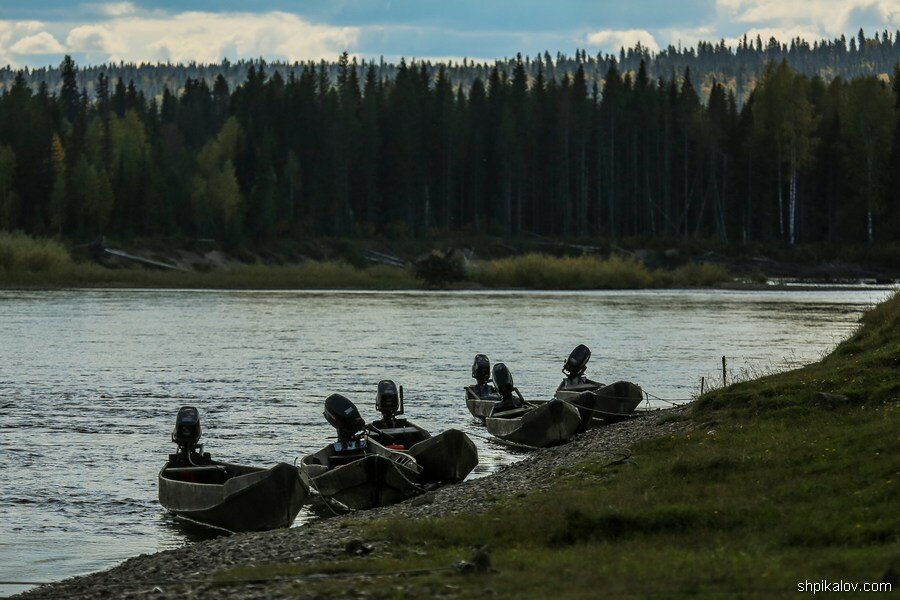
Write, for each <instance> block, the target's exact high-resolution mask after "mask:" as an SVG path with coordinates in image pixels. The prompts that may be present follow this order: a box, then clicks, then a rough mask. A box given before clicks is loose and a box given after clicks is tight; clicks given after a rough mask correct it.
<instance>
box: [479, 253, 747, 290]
mask: <svg viewBox="0 0 900 600" xmlns="http://www.w3.org/2000/svg"><path fill="white" fill-rule="evenodd" d="M469 276H470V278H471V279H472V280H473V281H475V282H477V283H479V284H481V285H483V286H485V287H501V288H510V287H512V288H531V289H559V290H568V289H589V290H590V289H641V288H665V287H695V286H713V285H718V284H721V283H725V282H728V281H731V280H732V279H733V277H732V276H731V275H730V274H729V273H728V271H727V270H726V269H724V268H723V267H720V266H716V265H710V264H689V265H683V266H680V267H677V268H675V269H673V270H664V269H651V268H649V267H647V266H646V265H645V264H644V263H642V262H640V261H638V260H635V259H633V258H622V257H620V256H617V255H612V256H610V257H608V258H600V257H597V256H592V255H582V256H576V257H572V256H561V257H558V256H548V255H545V254H525V255H523V256H514V257H511V258H501V259H496V260H492V261H487V262H484V263H482V264H479V265H476V266H475V267H473V268H472V269H471V270H470V274H469Z"/></svg>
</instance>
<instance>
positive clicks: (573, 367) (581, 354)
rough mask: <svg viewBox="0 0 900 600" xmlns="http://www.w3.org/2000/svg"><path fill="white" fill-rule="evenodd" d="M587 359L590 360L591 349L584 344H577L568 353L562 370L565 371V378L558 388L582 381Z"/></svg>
mask: <svg viewBox="0 0 900 600" xmlns="http://www.w3.org/2000/svg"><path fill="white" fill-rule="evenodd" d="M589 360H591V349H590V348H588V347H587V346H585V345H584V344H578V346H577V347H576V348H575V349H574V350H572V352H571V353H570V354H569V358H567V359H566V364H564V365H563V368H562V372H563V373H565V375H566V378H565V379H564V380H563V382H562V384H560V388H564V387H567V386H570V385H577V384H579V383H584V381H585V378H584V371H585V370H586V369H587V364H588V361H589Z"/></svg>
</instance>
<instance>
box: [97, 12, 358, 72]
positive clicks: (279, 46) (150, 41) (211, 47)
mask: <svg viewBox="0 0 900 600" xmlns="http://www.w3.org/2000/svg"><path fill="white" fill-rule="evenodd" d="M81 29H82V30H83V29H84V28H81ZM99 29H101V28H97V29H94V30H91V31H90V32H88V33H89V34H90V35H89V36H86V37H88V38H90V39H92V40H94V41H95V42H96V43H97V44H98V46H100V45H102V47H103V48H104V49H105V50H106V51H108V54H109V55H108V56H107V57H106V59H107V60H125V61H172V62H182V61H191V60H195V61H198V62H215V61H219V60H221V59H222V58H226V57H227V58H229V59H234V58H238V57H257V56H264V57H267V58H280V59H285V60H291V61H293V60H308V59H318V58H334V57H335V56H336V55H337V54H339V53H340V52H342V51H343V50H345V49H350V48H351V47H352V46H353V45H354V44H356V41H357V39H358V37H359V30H358V29H357V28H354V27H331V26H327V25H316V24H313V23H310V22H308V21H305V20H304V19H301V18H300V17H298V16H296V15H292V14H288V13H282V12H270V13H261V14H253V13H205V12H185V13H179V14H175V15H170V16H166V17H159V16H149V17H142V18H138V17H122V18H116V19H110V20H109V21H106V22H104V24H103V27H102V30H103V31H102V32H101V31H99Z"/></svg>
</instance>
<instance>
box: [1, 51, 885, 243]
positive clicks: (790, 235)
mask: <svg viewBox="0 0 900 600" xmlns="http://www.w3.org/2000/svg"><path fill="white" fill-rule="evenodd" d="M632 55H633V53H632ZM629 56H631V55H629V54H627V53H623V57H624V58H625V62H626V63H627V62H628V61H629ZM732 60H737V59H736V58H734V57H732ZM632 62H635V61H632ZM636 62H637V64H635V65H632V66H633V68H625V67H620V62H619V61H617V60H616V59H614V58H612V57H609V59H608V60H607V61H606V63H605V66H606V70H605V72H603V73H602V74H601V75H602V76H601V77H592V76H588V75H587V74H586V65H587V64H588V60H587V57H586V56H585V57H584V58H583V59H581V57H579V60H574V61H572V60H567V61H564V62H560V63H554V61H552V60H549V57H548V60H546V61H544V60H541V61H537V62H535V61H530V62H529V63H528V64H527V65H526V62H525V61H524V60H522V59H518V60H515V61H512V63H511V68H508V69H507V68H505V67H504V65H502V64H500V63H498V64H497V65H496V66H494V67H493V68H491V69H490V70H488V71H486V73H485V75H484V77H482V76H480V75H476V76H474V77H473V78H472V80H471V83H470V84H465V83H458V82H455V81H454V78H452V77H451V76H450V74H449V71H448V69H446V68H444V67H443V66H440V65H438V66H437V67H435V66H433V65H430V64H425V63H416V62H410V63H406V62H404V61H401V62H400V64H399V65H397V66H396V69H394V70H393V71H392V74H391V75H390V76H388V75H385V74H384V73H383V72H382V70H380V69H379V68H378V67H377V66H376V65H375V64H367V65H363V64H357V62H356V61H355V60H352V59H351V58H349V57H348V56H347V55H346V54H344V55H343V56H342V57H341V58H340V60H339V61H338V62H337V64H336V66H335V67H334V68H332V67H331V66H330V65H328V64H326V63H318V64H317V63H307V64H299V65H294V66H293V67H291V68H290V70H281V69H272V68H268V69H267V68H266V67H265V66H264V65H263V64H262V63H259V64H251V65H250V66H249V68H248V69H247V71H246V78H245V80H244V81H243V82H241V83H240V84H239V85H237V86H234V85H230V84H229V82H228V80H227V79H226V78H225V77H224V76H223V75H221V74H220V75H217V76H216V77H214V78H213V79H212V80H211V81H207V80H206V79H205V78H200V79H194V78H188V79H187V80H186V81H185V82H184V83H183V85H182V86H181V88H180V89H178V90H175V91H173V90H170V89H169V87H168V86H165V87H164V88H163V90H162V92H161V93H160V94H159V95H151V94H149V93H145V91H144V90H143V89H139V87H138V86H136V85H135V84H134V82H133V81H131V82H126V81H125V80H123V79H122V78H116V79H115V80H113V79H112V78H110V77H108V76H107V75H106V73H105V72H102V71H101V72H99V73H98V74H97V76H96V79H94V80H93V81H91V85H90V86H86V85H84V84H83V83H80V81H81V80H83V76H82V75H81V71H80V70H79V68H78V66H77V65H75V64H74V63H73V61H72V60H71V59H69V58H68V57H67V58H66V60H64V61H63V64H62V65H60V68H59V71H58V72H59V82H58V85H54V86H53V87H51V86H50V85H49V84H48V83H47V81H43V82H40V83H38V85H37V86H36V89H35V86H34V85H33V83H34V82H33V81H32V80H30V79H29V77H33V75H34V73H31V74H30V75H28V76H26V73H25V72H18V73H17V74H16V76H15V78H14V80H13V81H12V83H11V84H10V85H9V86H7V87H6V88H5V89H4V91H3V93H2V97H0V229H6V230H22V231H25V232H28V233H32V234H38V235H62V236H65V237H68V238H77V239H89V238H92V237H95V236H97V235H99V234H105V235H115V236H172V235H179V236H188V237H197V238H214V239H216V240H219V241H221V242H223V243H225V244H230V245H233V244H239V243H243V242H250V243H261V242H265V241H267V240H272V239H276V238H299V237H306V236H325V235H329V236H332V235H333V236H354V235H360V236H363V235H374V234H387V235H392V236H396V235H412V236H426V235H430V234H432V233H434V232H440V231H446V232H463V233H473V234H476V233H486V234H492V235H521V234H542V235H553V236H571V237H588V236H609V237H625V236H651V237H668V238H674V237H684V238H688V237H703V238H716V239H719V240H721V241H723V242H730V243H734V242H737V243H744V242H755V241H762V242H774V243H786V244H795V243H807V242H836V243H856V242H884V241H894V240H898V239H900V120H898V114H900V66H895V67H893V72H892V74H891V75H885V74H880V75H878V74H869V75H857V76H853V77H850V78H843V77H834V78H831V79H827V78H825V77H823V76H821V75H814V76H809V75H806V74H803V73H802V72H799V71H798V70H795V69H793V68H792V67H791V66H790V64H789V62H788V60H786V59H785V58H784V57H782V60H780V61H775V60H773V61H770V62H768V63H766V64H765V66H764V67H763V68H762V70H761V72H760V74H759V76H758V78H756V79H755V83H754V85H753V87H752V89H751V90H749V91H747V92H746V99H744V100H742V101H741V102H739V101H738V93H739V92H740V90H737V89H736V88H735V86H734V85H733V82H730V83H729V82H727V81H726V82H725V83H720V82H719V81H717V80H716V79H715V78H713V79H712V80H710V81H709V83H708V84H707V85H703V86H701V85H699V84H698V83H697V82H696V81H695V77H694V76H693V75H692V72H691V70H690V68H685V69H684V70H683V71H681V72H678V73H673V74H671V75H669V76H662V77H656V76H651V75H650V73H649V70H648V67H647V64H648V60H645V59H644V58H641V59H640V60H637V61H636ZM457 80H458V78H457ZM726 84H727V85H726Z"/></svg>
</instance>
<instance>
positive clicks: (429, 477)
mask: <svg viewBox="0 0 900 600" xmlns="http://www.w3.org/2000/svg"><path fill="white" fill-rule="evenodd" d="M409 454H410V456H412V457H413V458H415V459H416V462H418V463H419V464H420V465H421V466H422V477H421V481H422V482H423V483H457V482H459V481H462V480H463V479H465V478H466V476H467V475H468V474H469V473H471V472H472V470H473V469H474V468H475V467H476V465H478V449H477V448H476V447H475V443H474V442H473V441H472V440H471V439H470V438H469V436H467V435H466V434H465V433H463V432H462V431H460V430H458V429H448V430H446V431H444V432H441V433H439V434H437V435H435V436H432V437H430V438H428V439H427V440H424V441H421V442H419V443H418V444H415V445H413V446H412V447H411V448H410V449H409Z"/></svg>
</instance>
